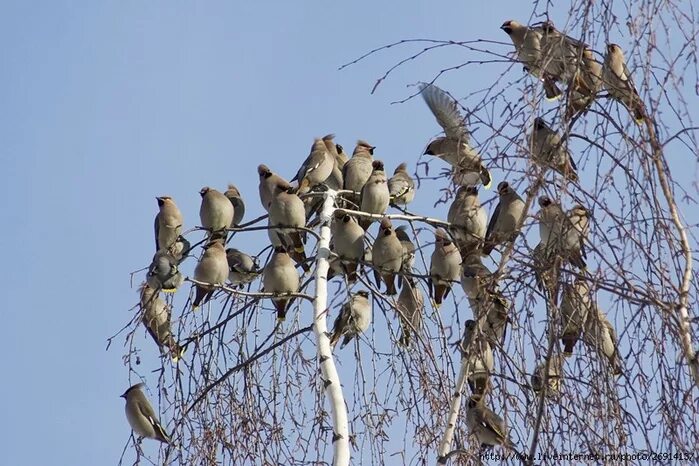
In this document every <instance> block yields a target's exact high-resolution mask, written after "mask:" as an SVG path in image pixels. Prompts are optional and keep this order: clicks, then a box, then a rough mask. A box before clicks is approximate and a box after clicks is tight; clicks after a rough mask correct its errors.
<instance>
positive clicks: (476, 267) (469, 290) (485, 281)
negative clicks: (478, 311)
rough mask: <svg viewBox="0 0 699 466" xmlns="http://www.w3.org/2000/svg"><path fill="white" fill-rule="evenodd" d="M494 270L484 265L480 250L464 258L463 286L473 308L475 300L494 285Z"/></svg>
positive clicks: (462, 270) (462, 266)
mask: <svg viewBox="0 0 699 466" xmlns="http://www.w3.org/2000/svg"><path fill="white" fill-rule="evenodd" d="M491 275H492V272H491V271H490V270H489V269H488V267H486V266H485V265H483V261H482V260H481V255H480V253H479V252H474V253H473V254H469V255H468V256H466V257H463V258H462V264H461V288H463V290H464V293H466V297H467V298H468V299H469V303H470V304H471V307H472V308H473V307H474V306H475V300H476V298H478V296H480V295H481V294H482V293H485V291H486V290H487V289H489V288H491V287H492V283H491V281H492V278H491Z"/></svg>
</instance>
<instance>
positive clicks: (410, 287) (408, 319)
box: [396, 277, 425, 347]
mask: <svg viewBox="0 0 699 466" xmlns="http://www.w3.org/2000/svg"><path fill="white" fill-rule="evenodd" d="M402 280H403V284H402V287H401V290H400V295H398V299H397V300H396V311H397V312H398V320H399V321H400V327H401V336H400V340H398V342H399V343H400V344H401V345H402V346H404V347H407V346H410V341H411V339H412V335H413V333H417V332H419V331H420V329H421V328H422V312H423V310H424V308H425V300H424V298H423V297H422V291H420V287H419V286H417V284H416V283H415V282H414V281H413V280H412V279H411V278H410V277H402Z"/></svg>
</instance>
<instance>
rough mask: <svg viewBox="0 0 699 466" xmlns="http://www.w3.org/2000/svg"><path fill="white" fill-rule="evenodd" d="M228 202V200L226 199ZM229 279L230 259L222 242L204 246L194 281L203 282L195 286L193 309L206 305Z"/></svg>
mask: <svg viewBox="0 0 699 466" xmlns="http://www.w3.org/2000/svg"><path fill="white" fill-rule="evenodd" d="M226 202H228V200H227V199H226ZM226 278H228V259H227V258H226V251H225V249H224V247H223V242H222V240H220V239H219V240H216V241H213V242H211V243H208V244H207V245H206V246H204V254H203V255H202V256H201V259H200V260H199V262H198V263H197V266H196V267H195V268H194V279H195V280H197V281H198V282H203V283H205V284H202V285H197V284H195V285H194V288H195V289H196V294H195V297H194V302H193V303H192V307H193V308H194V309H196V308H197V307H199V306H200V305H201V304H204V303H206V302H207V301H208V300H209V299H211V296H212V295H213V294H214V291H215V289H216V288H215V285H223V284H224V283H226Z"/></svg>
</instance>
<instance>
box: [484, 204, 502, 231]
mask: <svg viewBox="0 0 699 466" xmlns="http://www.w3.org/2000/svg"><path fill="white" fill-rule="evenodd" d="M501 206H502V202H498V205H497V206H495V212H493V215H492V217H490V222H488V229H487V230H485V239H488V238H490V235H491V234H492V233H493V230H494V229H495V223H496V222H497V220H498V216H499V215H500V208H501Z"/></svg>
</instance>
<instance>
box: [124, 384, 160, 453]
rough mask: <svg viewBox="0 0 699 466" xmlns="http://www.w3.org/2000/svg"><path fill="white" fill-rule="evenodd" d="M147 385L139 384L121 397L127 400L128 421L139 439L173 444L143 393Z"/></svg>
mask: <svg viewBox="0 0 699 466" xmlns="http://www.w3.org/2000/svg"><path fill="white" fill-rule="evenodd" d="M144 385H145V384H143V383H137V384H136V385H133V386H131V387H129V389H128V390H126V391H125V392H124V394H123V395H121V397H122V398H124V399H125V400H126V406H125V411H126V419H127V420H128V421H129V425H130V426H131V429H132V430H133V431H134V432H135V433H136V434H137V435H138V436H139V438H143V437H145V438H152V439H155V440H159V441H160V442H163V443H168V444H169V443H172V441H171V440H170V436H169V435H168V434H167V432H165V429H164V428H163V426H162V425H161V424H160V421H159V420H158V417H157V416H156V415H155V411H153V407H152V406H151V404H150V402H149V401H148V398H146V395H145V394H144V393H143V392H142V391H141V388H142V387H143V386H144Z"/></svg>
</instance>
